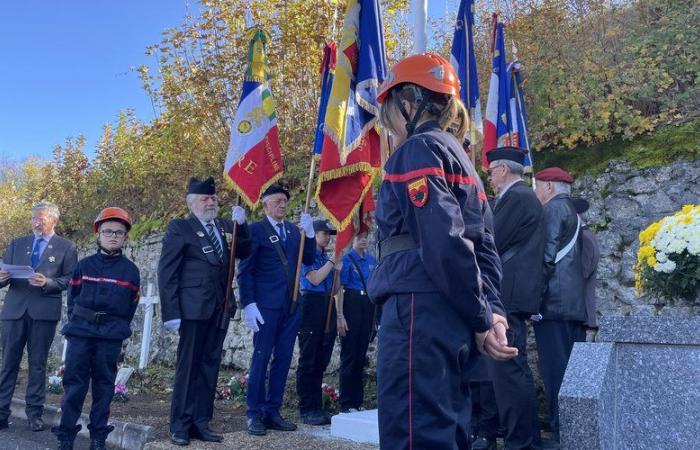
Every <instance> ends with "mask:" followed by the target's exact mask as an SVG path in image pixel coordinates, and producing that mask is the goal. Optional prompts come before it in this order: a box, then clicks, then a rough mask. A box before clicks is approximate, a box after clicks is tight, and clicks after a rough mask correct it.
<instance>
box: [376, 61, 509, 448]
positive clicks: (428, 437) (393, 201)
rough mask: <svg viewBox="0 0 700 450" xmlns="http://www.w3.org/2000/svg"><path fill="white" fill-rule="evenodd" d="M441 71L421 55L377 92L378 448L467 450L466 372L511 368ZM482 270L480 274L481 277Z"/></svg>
mask: <svg viewBox="0 0 700 450" xmlns="http://www.w3.org/2000/svg"><path fill="white" fill-rule="evenodd" d="M458 95H459V81H458V79H457V75H456V74H455V72H454V69H453V68H452V66H451V65H450V64H449V63H448V62H447V61H446V60H445V59H444V58H442V57H441V56H439V55H437V54H432V53H425V54H420V55H414V56H410V57H408V58H406V59H404V60H402V61H401V62H399V63H398V64H397V65H396V66H394V68H392V70H391V72H390V73H389V76H388V78H387V80H386V81H385V82H384V84H383V85H382V86H381V87H380V89H379V93H378V96H377V100H378V102H379V103H380V104H381V111H380V120H381V122H382V125H383V126H385V127H386V128H387V129H388V130H389V132H390V133H391V134H392V135H393V138H394V143H395V144H396V146H397V149H396V151H395V152H394V153H393V154H392V155H391V156H390V157H389V159H388V160H387V162H386V164H385V166H384V169H385V172H386V174H385V177H384V181H383V182H382V185H381V188H380V191H379V195H378V202H377V210H376V221H377V226H378V238H379V258H380V262H379V265H378V266H377V268H376V270H375V271H374V272H373V273H372V275H371V277H370V280H369V285H368V290H369V294H370V297H371V298H372V300H373V301H374V302H377V303H380V304H383V312H382V320H381V327H380V329H379V344H378V347H379V353H378V356H377V397H378V404H379V436H380V437H379V439H380V446H381V448H383V449H391V450H396V449H409V448H413V449H454V448H460V449H468V448H469V445H470V443H469V426H470V408H471V405H470V401H469V389H468V380H469V361H470V355H474V354H475V353H474V352H476V351H477V349H478V350H479V351H481V352H483V353H486V354H488V355H489V356H491V357H494V358H498V359H508V358H512V357H513V356H515V355H516V354H517V349H515V348H511V347H508V345H507V344H508V343H507V339H506V329H507V327H508V324H507V321H506V319H505V313H504V311H503V307H502V305H501V304H500V302H499V301H498V297H497V294H496V292H497V290H495V289H496V288H497V283H498V280H499V279H500V274H499V264H498V259H497V258H496V257H495V255H496V252H495V247H494V245H493V236H492V235H491V234H490V233H489V232H488V231H487V229H486V227H485V224H484V216H485V215H488V214H489V209H488V205H487V204H486V202H485V200H486V196H485V194H484V192H483V189H482V187H481V183H480V182H479V181H478V178H477V176H476V173H475V171H474V169H473V167H472V166H471V164H470V163H469V161H468V160H467V158H466V153H465V152H464V150H463V149H462V145H461V142H462V141H463V138H464V135H465V133H466V130H467V126H468V122H467V121H468V119H467V114H466V110H465V109H464V106H463V105H462V103H461V101H460V100H459V98H458ZM482 265H483V267H484V269H485V270H483V274H482V270H481V269H480V267H481V266H482Z"/></svg>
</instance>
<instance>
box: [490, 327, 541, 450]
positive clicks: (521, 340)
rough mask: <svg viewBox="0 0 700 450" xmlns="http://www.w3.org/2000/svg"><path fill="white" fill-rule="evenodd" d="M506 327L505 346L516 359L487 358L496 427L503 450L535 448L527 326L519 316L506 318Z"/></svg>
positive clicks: (536, 424)
mask: <svg viewBox="0 0 700 450" xmlns="http://www.w3.org/2000/svg"><path fill="white" fill-rule="evenodd" d="M508 326H509V328H508V331H507V332H506V335H507V337H508V345H510V346H512V347H516V348H517V349H518V356H516V357H515V358H513V359H509V360H508V361H496V360H495V359H491V358H487V366H488V369H489V373H490V375H491V380H492V381H493V388H494V393H495V399H496V404H497V405H498V413H499V418H500V423H501V424H503V426H504V427H505V429H506V435H505V439H504V441H505V447H506V449H507V450H516V449H518V450H519V449H531V448H537V447H539V445H540V439H539V421H538V419H537V400H536V396H535V384H534V381H533V378H532V371H531V370H530V366H529V365H528V363H527V322H526V321H525V317H523V316H520V315H515V314H509V315H508Z"/></svg>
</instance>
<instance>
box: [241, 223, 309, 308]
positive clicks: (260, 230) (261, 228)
mask: <svg viewBox="0 0 700 450" xmlns="http://www.w3.org/2000/svg"><path fill="white" fill-rule="evenodd" d="M267 221H268V219H267V217H264V218H263V219H262V220H261V221H259V222H255V223H253V224H251V225H250V235H251V248H250V256H248V257H247V258H246V259H244V260H243V261H241V264H240V266H239V267H238V294H239V296H240V300H241V305H243V306H247V305H249V304H250V303H256V304H257V306H258V308H266V309H283V308H288V307H289V304H290V302H291V299H292V290H293V287H291V288H290V284H292V283H293V280H294V276H295V273H296V267H297V259H298V258H299V244H300V243H301V233H300V232H299V228H298V227H297V226H296V225H294V224H293V223H291V222H288V221H286V220H285V221H284V229H285V233H286V236H287V238H286V240H285V241H284V242H283V241H282V240H280V244H281V245H282V247H283V250H284V254H285V258H286V260H287V273H285V267H284V266H283V265H282V261H281V260H280V257H279V254H278V253H277V251H276V250H275V247H274V245H273V244H272V242H271V241H270V232H269V231H268V227H267V226H266V222H267ZM275 236H277V234H276V232H275ZM305 239H306V242H305V243H304V254H303V257H302V263H303V264H307V265H311V264H313V262H314V258H315V254H316V240H315V239H314V238H307V237H305ZM290 280H292V281H290Z"/></svg>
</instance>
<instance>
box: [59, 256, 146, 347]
mask: <svg viewBox="0 0 700 450" xmlns="http://www.w3.org/2000/svg"><path fill="white" fill-rule="evenodd" d="M140 286H141V278H140V275H139V269H138V267H136V265H135V264H134V263H133V262H131V261H129V259H128V258H127V257H126V256H124V255H122V254H118V255H113V256H110V255H107V254H105V253H102V252H97V253H95V254H94V255H91V256H88V257H87V258H83V259H81V260H80V262H78V265H77V267H76V268H75V271H74V272H73V276H72V277H71V278H70V288H69V289H68V303H67V305H68V323H66V325H65V326H64V327H63V330H62V333H63V334H64V335H65V336H79V337H88V338H99V339H117V340H122V339H126V338H128V337H129V336H131V320H132V319H133V318H134V314H135V313H136V307H137V306H138V304H139V288H140ZM75 305H79V306H82V307H83V308H88V309H90V310H92V311H95V312H104V313H107V316H106V320H105V321H104V322H103V323H101V324H95V323H93V322H90V321H88V320H85V319H84V318H83V317H79V316H78V315H77V314H73V309H74V307H75Z"/></svg>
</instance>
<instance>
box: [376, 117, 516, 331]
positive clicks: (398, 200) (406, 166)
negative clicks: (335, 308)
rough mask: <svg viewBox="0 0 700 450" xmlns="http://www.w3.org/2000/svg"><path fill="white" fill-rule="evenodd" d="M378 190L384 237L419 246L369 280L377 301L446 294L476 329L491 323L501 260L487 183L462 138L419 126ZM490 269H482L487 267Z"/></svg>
mask: <svg viewBox="0 0 700 450" xmlns="http://www.w3.org/2000/svg"><path fill="white" fill-rule="evenodd" d="M384 168H385V171H386V175H385V177H384V181H383V182H382V186H381V188H380V190H379V195H378V201H377V210H376V221H377V226H378V231H377V232H378V238H379V241H382V240H384V239H387V238H389V237H391V236H396V235H399V234H406V233H408V234H410V236H411V237H412V238H413V240H414V241H415V243H416V244H417V246H418V248H416V249H411V250H405V251H400V252H397V253H394V254H391V255H388V256H387V257H384V256H381V255H380V256H381V260H380V263H379V265H378V266H377V268H376V270H375V271H374V272H373V273H372V275H371V276H370V279H369V283H368V290H369V295H370V297H371V298H372V300H373V301H375V302H377V303H382V302H384V301H385V300H386V299H387V297H388V296H390V295H393V294H399V293H411V292H416V293H418V292H440V293H442V294H443V295H444V296H445V298H446V299H448V301H449V302H450V306H451V307H452V309H453V310H454V311H455V312H456V313H457V314H459V315H460V316H461V317H462V318H463V320H464V321H465V322H466V323H468V325H469V326H470V327H471V328H472V329H473V330H474V331H477V332H482V331H485V330H487V329H489V328H490V327H491V322H492V312H497V313H499V314H505V313H504V311H503V306H502V305H501V304H500V301H499V300H498V291H499V289H500V262H499V260H498V255H497V252H496V249H495V245H494V239H493V234H492V233H491V232H490V230H489V229H487V227H486V226H485V222H484V221H485V217H486V219H487V220H488V219H489V218H490V209H489V207H488V203H487V202H486V195H485V194H484V192H483V188H482V186H481V182H480V180H479V179H478V177H477V175H476V173H475V171H474V168H473V167H472V165H471V163H469V161H468V160H467V158H466V153H465V152H464V150H463V149H462V146H461V144H460V143H459V142H458V141H457V139H456V138H455V137H454V136H453V135H451V134H449V133H447V132H444V131H441V130H440V129H439V128H438V126H437V123H436V122H432V121H431V122H427V123H425V124H423V125H421V126H420V127H418V129H417V130H416V132H415V134H414V135H413V136H411V137H410V138H409V139H408V140H406V141H405V142H404V143H403V144H402V145H401V146H400V147H399V148H398V149H397V150H396V152H395V153H394V154H393V155H391V157H390V158H389V159H388V160H387V162H386V165H385V167H384ZM482 268H483V271H482Z"/></svg>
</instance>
